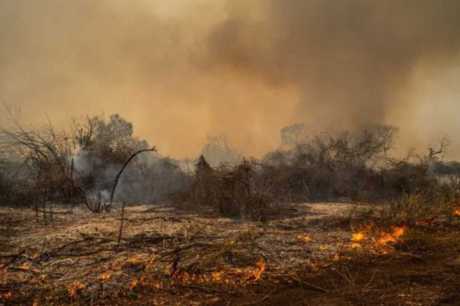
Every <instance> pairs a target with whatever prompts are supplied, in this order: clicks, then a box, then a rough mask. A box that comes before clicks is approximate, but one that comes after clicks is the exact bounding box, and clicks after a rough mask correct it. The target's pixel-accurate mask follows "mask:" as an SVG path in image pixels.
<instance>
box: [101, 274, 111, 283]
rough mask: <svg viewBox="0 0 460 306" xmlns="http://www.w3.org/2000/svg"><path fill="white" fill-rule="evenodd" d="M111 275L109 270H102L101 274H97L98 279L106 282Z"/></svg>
mask: <svg viewBox="0 0 460 306" xmlns="http://www.w3.org/2000/svg"><path fill="white" fill-rule="evenodd" d="M111 277H112V274H111V273H110V272H103V273H101V275H99V280H100V281H101V282H106V281H108V280H109V279H110V278H111Z"/></svg>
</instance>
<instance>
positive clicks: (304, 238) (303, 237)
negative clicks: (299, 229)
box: [297, 234, 313, 242]
mask: <svg viewBox="0 0 460 306" xmlns="http://www.w3.org/2000/svg"><path fill="white" fill-rule="evenodd" d="M297 239H298V240H300V241H302V242H310V241H312V240H313V239H312V238H311V236H310V235H308V234H304V235H298V236H297Z"/></svg>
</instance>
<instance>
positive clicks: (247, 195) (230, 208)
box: [187, 156, 273, 221]
mask: <svg viewBox="0 0 460 306" xmlns="http://www.w3.org/2000/svg"><path fill="white" fill-rule="evenodd" d="M256 167H257V166H256V164H255V163H251V162H249V161H246V160H244V161H243V162H242V163H240V164H239V165H237V166H235V167H231V168H228V167H221V168H218V169H213V168H211V166H210V165H209V164H208V163H207V161H206V160H205V158H204V157H203V156H201V157H200V158H199V160H198V163H197V169H196V173H195V176H194V178H193V183H192V186H191V188H190V192H189V196H188V198H187V201H189V202H191V203H192V204H193V205H195V206H198V207H200V206H201V207H208V208H212V209H213V210H215V211H216V212H218V213H219V214H221V215H222V216H226V217H231V218H245V219H251V220H257V221H264V220H266V218H267V215H268V213H269V211H270V208H271V206H272V205H273V199H272V194H271V193H270V192H267V190H266V188H267V186H264V184H262V180H261V176H260V174H259V173H258V172H257V170H256ZM264 188H265V190H264Z"/></svg>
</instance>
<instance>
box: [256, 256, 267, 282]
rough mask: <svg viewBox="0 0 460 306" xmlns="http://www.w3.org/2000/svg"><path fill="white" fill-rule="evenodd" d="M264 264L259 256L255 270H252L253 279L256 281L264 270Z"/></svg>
mask: <svg viewBox="0 0 460 306" xmlns="http://www.w3.org/2000/svg"><path fill="white" fill-rule="evenodd" d="M265 268H266V264H265V260H264V259H263V258H260V259H259V261H258V262H257V263H256V270H255V271H254V280H255V281H258V280H259V279H260V277H261V276H262V274H263V273H264V272H265Z"/></svg>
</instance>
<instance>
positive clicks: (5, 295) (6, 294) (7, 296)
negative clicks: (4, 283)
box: [0, 291, 13, 301]
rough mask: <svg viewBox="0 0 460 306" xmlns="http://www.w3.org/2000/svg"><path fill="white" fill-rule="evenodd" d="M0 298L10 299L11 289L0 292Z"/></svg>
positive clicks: (11, 296)
mask: <svg viewBox="0 0 460 306" xmlns="http://www.w3.org/2000/svg"><path fill="white" fill-rule="evenodd" d="M0 298H1V299H2V300H5V301H8V300H11V299H12V298H13V293H12V292H11V291H8V292H5V293H2V294H0Z"/></svg>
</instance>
